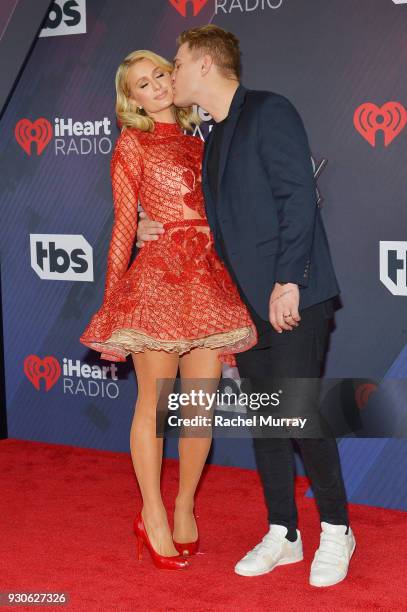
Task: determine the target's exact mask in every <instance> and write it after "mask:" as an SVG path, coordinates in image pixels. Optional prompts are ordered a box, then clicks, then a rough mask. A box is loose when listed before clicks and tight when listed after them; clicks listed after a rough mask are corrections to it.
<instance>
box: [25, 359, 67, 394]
mask: <svg viewBox="0 0 407 612" xmlns="http://www.w3.org/2000/svg"><path fill="white" fill-rule="evenodd" d="M24 374H25V375H26V376H27V378H28V380H29V381H31V382H32V384H33V385H34V387H35V388H36V389H37V391H39V390H40V382H41V380H44V382H45V390H46V391H49V390H50V389H52V387H53V386H54V385H55V383H56V382H57V380H58V378H59V377H60V376H61V366H60V365H59V362H58V360H57V359H56V358H55V357H52V355H47V357H44V359H40V358H39V357H38V356H37V355H28V357H26V358H25V359H24Z"/></svg>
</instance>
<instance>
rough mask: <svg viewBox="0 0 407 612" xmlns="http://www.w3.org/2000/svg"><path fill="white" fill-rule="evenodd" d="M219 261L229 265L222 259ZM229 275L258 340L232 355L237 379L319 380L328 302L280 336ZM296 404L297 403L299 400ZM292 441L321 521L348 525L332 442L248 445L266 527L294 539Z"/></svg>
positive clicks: (280, 441)
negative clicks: (277, 527) (263, 504)
mask: <svg viewBox="0 0 407 612" xmlns="http://www.w3.org/2000/svg"><path fill="white" fill-rule="evenodd" d="M225 255H226V253H225ZM224 259H225V263H226V264H227V265H228V264H229V262H228V261H227V256H225V257H224ZM228 269H229V271H230V272H231V275H232V277H233V278H234V280H235V282H236V284H237V286H238V289H239V291H240V294H241V297H242V299H243V301H244V302H245V303H246V305H247V307H248V309H249V312H250V314H251V316H252V319H253V321H254V323H255V325H256V327H257V330H258V334H259V342H258V344H257V345H256V346H255V347H253V348H252V349H250V350H248V351H245V352H243V353H237V354H236V361H237V365H238V369H239V375H240V377H241V378H249V379H257V380H259V379H267V378H268V379H274V378H278V377H282V378H285V377H287V378H290V377H292V378H303V379H305V378H314V379H315V378H319V377H320V376H321V370H322V364H323V360H324V355H325V350H326V345H327V339H328V334H329V319H330V317H331V316H332V314H333V307H332V302H331V301H327V302H322V303H320V304H316V305H314V306H310V307H309V308H305V309H303V310H300V315H301V317H302V319H301V322H300V325H299V326H298V327H297V328H294V329H293V330H292V331H283V333H282V334H279V333H278V332H276V331H275V330H274V328H273V327H272V326H271V324H270V323H269V322H268V321H264V320H263V319H261V318H260V317H259V316H258V315H257V314H256V313H255V312H254V311H253V309H252V308H251V307H250V305H249V304H248V302H247V300H246V299H245V296H244V293H243V291H242V289H241V287H239V284H238V282H237V279H236V278H235V277H234V274H233V270H231V266H230V264H229V265H228ZM298 401H299V402H301V395H299V399H298ZM293 440H295V442H296V444H298V446H299V448H300V451H301V454H302V458H303V461H304V465H305V469H306V472H307V475H308V477H309V478H310V481H311V485H312V489H313V492H314V496H315V500H316V503H317V506H318V510H319V514H320V520H321V521H325V522H327V523H331V524H335V525H348V524H349V519H348V509H347V499H346V492H345V486H344V482H343V477H342V472H341V465H340V458H339V453H338V447H337V443H336V440H335V438H334V437H321V438H319V437H318V438H294V439H290V438H276V437H274V438H270V437H263V438H262V437H255V438H254V439H253V444H254V451H255V457H256V463H257V468H258V471H259V474H260V478H261V481H262V485H263V491H264V496H265V501H266V504H267V508H268V520H269V523H270V524H272V523H273V524H278V525H284V526H285V527H287V528H288V529H289V533H290V534H293V533H295V529H296V527H297V507H296V504H295V496H294V477H295V461H294V448H293Z"/></svg>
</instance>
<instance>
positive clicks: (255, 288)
mask: <svg viewBox="0 0 407 612" xmlns="http://www.w3.org/2000/svg"><path fill="white" fill-rule="evenodd" d="M211 134H212V133H209V135H208V137H207V139H206V142H205V148H204V157H203V164H202V188H203V192H204V197H205V206H206V213H207V217H208V222H209V225H210V227H211V229H212V232H213V234H214V239H215V248H216V250H217V252H218V254H219V256H220V257H222V250H221V246H220V241H219V231H220V232H221V233H222V236H223V240H224V244H225V246H226V251H227V254H228V256H229V260H230V264H231V266H232V268H233V272H234V274H235V276H236V278H237V280H238V282H239V284H240V286H241V289H242V290H243V293H244V294H245V296H246V298H247V301H248V302H249V304H250V305H251V306H252V308H253V309H254V310H255V311H256V312H257V314H258V315H259V316H260V317H261V318H262V319H264V320H268V317H269V299H270V294H271V291H272V290H273V287H274V283H275V282H276V281H279V282H291V283H296V284H298V285H299V291H300V305H299V307H300V309H302V308H306V307H307V306H312V305H313V304H317V303H319V302H322V301H324V300H327V299H328V298H330V297H333V296H335V295H337V294H338V293H339V292H340V289H339V286H338V282H337V279H336V276H335V272H334V268H333V264H332V259H331V254H330V251H329V246H328V241H327V237H326V233H325V229H324V226H323V222H322V218H321V213H320V210H319V208H318V206H317V191H316V184H315V179H314V172H313V167H312V161H311V152H310V147H309V144H308V139H307V135H306V132H305V129H304V125H303V122H302V120H301V117H300V116H299V114H298V112H297V110H296V109H295V107H294V106H293V105H292V104H291V102H289V100H287V98H285V97H284V96H281V95H279V94H276V93H272V92H268V91H256V90H250V89H247V88H245V87H244V86H243V85H239V87H238V89H237V90H236V93H235V95H234V97H233V100H232V104H231V107H230V109H229V115H228V120H227V121H226V123H225V126H224V131H223V139H222V147H221V151H220V160H219V174H218V200H217V203H216V204H215V202H214V201H213V199H212V196H211V192H210V188H209V183H208V176H207V158H208V153H209V151H210V147H211Z"/></svg>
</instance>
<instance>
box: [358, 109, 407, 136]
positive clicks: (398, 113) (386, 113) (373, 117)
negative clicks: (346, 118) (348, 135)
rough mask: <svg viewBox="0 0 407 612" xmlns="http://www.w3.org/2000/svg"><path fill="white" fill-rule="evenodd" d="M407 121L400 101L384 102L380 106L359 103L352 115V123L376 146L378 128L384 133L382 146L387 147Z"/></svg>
mask: <svg viewBox="0 0 407 612" xmlns="http://www.w3.org/2000/svg"><path fill="white" fill-rule="evenodd" d="M406 123H407V111H406V109H405V108H404V106H403V105H402V104H400V102H386V104H383V106H382V107H380V108H379V107H378V106H376V104H372V103H371V102H366V103H365V104H361V105H360V106H358V108H357V109H356V111H355V113H354V115H353V124H354V126H355V128H356V129H357V131H358V132H359V134H361V136H363V138H364V139H365V140H367V142H368V143H369V144H370V145H372V147H375V146H376V134H377V132H378V130H382V131H383V133H384V146H385V147H388V146H389V144H390V143H391V142H393V140H394V139H395V138H396V136H398V135H399V134H400V132H401V131H402V130H403V129H404V127H405V125H406Z"/></svg>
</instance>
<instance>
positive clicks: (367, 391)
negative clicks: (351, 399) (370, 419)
mask: <svg viewBox="0 0 407 612" xmlns="http://www.w3.org/2000/svg"><path fill="white" fill-rule="evenodd" d="M376 391H377V385H375V384H373V383H364V384H362V385H359V386H358V387H357V389H356V391H355V400H356V404H357V407H358V408H359V410H363V409H364V408H365V407H366V404H367V403H368V401H369V398H370V396H371V395H372V393H375V392H376Z"/></svg>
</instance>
